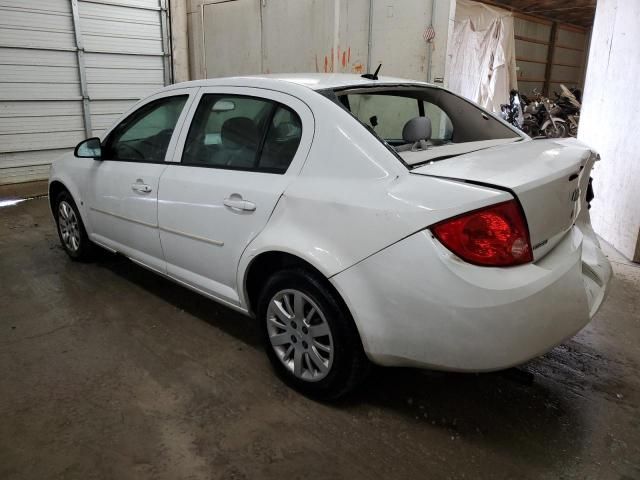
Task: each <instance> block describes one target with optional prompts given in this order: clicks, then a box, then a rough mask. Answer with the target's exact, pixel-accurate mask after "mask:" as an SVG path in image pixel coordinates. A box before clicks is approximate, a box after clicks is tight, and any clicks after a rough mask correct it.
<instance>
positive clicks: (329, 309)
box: [257, 268, 370, 400]
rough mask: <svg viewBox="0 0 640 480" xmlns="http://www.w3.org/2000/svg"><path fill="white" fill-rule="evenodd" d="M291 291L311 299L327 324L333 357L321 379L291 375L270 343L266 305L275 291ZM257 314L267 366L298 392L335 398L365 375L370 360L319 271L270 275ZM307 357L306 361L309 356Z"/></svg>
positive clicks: (356, 384) (351, 322)
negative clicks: (268, 364) (306, 378)
mask: <svg viewBox="0 0 640 480" xmlns="http://www.w3.org/2000/svg"><path fill="white" fill-rule="evenodd" d="M291 290H295V291H298V292H302V293H303V294H304V295H305V296H307V297H308V298H309V299H311V300H312V302H313V303H314V304H315V305H316V306H317V307H319V309H320V310H321V312H322V314H323V317H324V320H326V323H327V324H328V325H329V329H330V332H331V338H332V348H333V357H332V361H331V363H330V367H329V369H328V373H325V374H324V375H325V376H324V377H323V378H322V379H321V380H314V381H308V380H304V379H302V378H299V377H297V376H296V375H294V373H293V372H292V371H291V370H290V369H289V368H287V367H286V366H285V365H284V363H283V360H281V359H280V357H279V356H278V354H277V353H276V349H275V347H274V346H272V344H271V339H270V333H269V328H268V322H269V320H268V310H269V304H270V302H271V300H272V299H274V297H275V296H276V295H277V294H279V293H281V292H283V291H291ZM257 317H258V320H259V321H260V324H261V329H262V336H263V341H264V346H265V350H266V352H267V356H268V357H269V360H270V361H271V365H272V366H273V368H274V370H275V371H276V373H277V374H278V376H279V377H280V378H281V379H282V380H283V381H284V382H285V383H286V384H287V385H289V386H291V387H292V388H294V389H296V390H298V391H299V392H301V393H302V394H304V395H306V396H309V397H311V398H314V399H318V400H335V399H338V398H340V397H342V396H344V395H346V394H347V393H349V392H351V391H352V390H354V389H355V388H356V387H357V386H358V385H359V384H360V382H361V381H362V380H363V379H364V378H365V377H366V374H367V372H368V371H369V367H370V363H369V360H368V359H367V357H366V355H365V353H364V350H363V348H362V342H361V340H360V336H359V334H358V330H357V328H356V326H355V323H354V321H353V319H352V318H351V314H350V313H349V311H348V310H347V308H346V307H345V306H344V304H343V302H342V301H341V299H340V298H339V297H338V295H337V294H336V293H335V292H334V291H333V289H331V288H330V286H329V285H327V280H326V279H325V278H324V277H322V276H320V275H319V274H316V273H315V272H312V271H309V270H306V269H304V268H293V269H289V270H282V271H279V272H277V273H275V274H274V275H272V276H271V277H270V278H269V280H268V281H267V283H266V284H265V285H264V287H263V289H262V292H261V295H260V299H259V301H258V308H257ZM302 343H304V342H302ZM307 360H309V361H310V359H309V358H307ZM307 365H309V363H308V362H307Z"/></svg>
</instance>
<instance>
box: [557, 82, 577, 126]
mask: <svg viewBox="0 0 640 480" xmlns="http://www.w3.org/2000/svg"><path fill="white" fill-rule="evenodd" d="M560 90H561V93H560V94H558V93H555V95H556V105H557V106H558V108H559V109H560V113H559V116H560V117H561V118H563V119H564V120H565V121H566V124H567V128H568V133H569V135H571V136H572V137H575V136H577V135H578V123H579V122H580V108H581V105H580V101H579V100H578V97H581V95H580V90H578V89H575V88H574V89H571V90H570V89H568V88H567V87H565V86H564V85H562V84H560Z"/></svg>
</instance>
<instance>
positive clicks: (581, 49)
mask: <svg viewBox="0 0 640 480" xmlns="http://www.w3.org/2000/svg"><path fill="white" fill-rule="evenodd" d="M556 48H565V49H567V50H575V51H576V52H584V48H577V47H570V46H569V45H556Z"/></svg>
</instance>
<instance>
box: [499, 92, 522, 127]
mask: <svg viewBox="0 0 640 480" xmlns="http://www.w3.org/2000/svg"><path fill="white" fill-rule="evenodd" d="M500 116H501V117H502V118H503V120H505V121H507V122H509V123H510V124H511V125H513V126H514V127H516V128H518V129H520V130H522V124H523V121H524V118H523V112H522V101H521V99H520V94H519V93H518V91H517V90H511V91H510V92H509V103H503V104H501V105H500Z"/></svg>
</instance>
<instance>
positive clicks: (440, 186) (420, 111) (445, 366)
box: [49, 74, 611, 398]
mask: <svg viewBox="0 0 640 480" xmlns="http://www.w3.org/2000/svg"><path fill="white" fill-rule="evenodd" d="M597 158H598V156H597V155H596V154H595V153H594V152H592V151H591V150H590V149H589V148H587V147H586V146H585V145H583V144H581V143H579V142H577V141H575V140H543V141H532V140H531V139H530V138H529V137H527V136H526V135H524V134H522V133H521V132H519V131H517V130H515V129H513V128H512V127H511V126H509V125H508V124H506V123H505V122H503V121H502V120H500V119H498V118H497V117H495V116H494V115H493V114H491V113H489V112H487V111H485V110H483V109H481V108H480V107H478V106H477V105H475V104H473V103H471V102H469V101H467V100H465V99H463V98H461V97H459V96H457V95H455V94H453V93H451V92H449V91H448V90H446V89H443V88H439V87H436V86H433V85H429V84H426V83H420V82H415V81H409V80H402V79H394V78H380V79H377V78H376V79H372V78H361V77H359V76H356V75H339V74H335V75H322V74H310V75H281V76H271V75H263V76H255V77H238V78H221V79H215V80H202V81H195V82H189V83H183V84H177V85H172V86H170V87H167V88H165V89H163V90H161V91H159V92H157V93H155V94H154V95H151V96H150V97H148V98H146V99H144V100H142V101H140V102H139V103H138V104H136V105H135V106H134V107H133V108H132V109H131V110H130V111H128V112H127V113H126V114H124V115H123V116H122V118H121V119H120V120H119V121H118V122H117V123H116V124H115V125H114V126H113V127H112V128H111V129H109V130H108V131H107V132H106V133H105V135H104V136H103V137H102V138H101V139H98V138H91V139H88V140H85V141H84V142H82V143H80V144H79V145H78V146H77V147H76V150H75V155H68V156H66V157H63V158H61V159H59V160H57V161H55V162H54V164H53V166H52V169H51V176H50V185H49V193H50V197H49V198H50V201H51V209H52V212H53V215H54V217H55V221H56V225H57V227H58V232H59V235H60V240H61V242H62V245H63V247H64V248H65V250H66V252H67V253H68V254H69V256H70V257H71V258H72V259H77V260H86V259H88V258H90V256H91V253H92V252H93V251H94V249H95V246H96V245H99V246H101V247H103V248H106V249H107V250H110V251H113V252H118V253H120V254H123V255H125V256H127V257H129V258H130V259H131V260H132V261H134V262H135V263H138V264H140V265H142V266H144V267H146V268H148V269H151V270H153V271H155V272H157V273H158V274H160V275H163V276H165V277H167V278H170V279H171V280H173V281H175V282H177V283H179V284H181V285H184V286H186V287H188V288H191V289H193V290H196V291H197V292H200V293H201V294H203V295H206V296H208V297H210V298H212V299H214V300H216V301H218V302H220V303H222V304H224V305H227V306H229V307H231V308H233V309H236V310H238V311H240V312H243V313H245V314H247V315H250V316H253V317H256V318H257V320H258V321H259V322H260V325H261V328H262V331H263V334H264V341H265V345H266V351H267V354H268V356H269V358H270V360H271V362H272V364H273V366H274V368H275V370H276V372H277V373H278V374H279V375H280V376H281V377H282V378H283V379H284V380H285V381H286V382H287V383H289V384H290V385H292V386H293V387H295V388H297V389H299V390H301V391H303V392H304V393H306V394H308V395H312V396H316V397H321V398H335V397H337V396H340V395H342V394H344V393H346V392H347V391H349V390H350V389H352V388H353V387H354V386H355V385H356V384H357V383H358V380H360V379H361V378H362V377H363V375H364V373H365V372H366V370H367V366H368V365H369V362H374V363H376V364H379V365H389V366H392V365H405V366H418V367H424V368H430V369H442V370H453V371H489V370H498V369H504V368H507V367H511V366H513V365H518V364H521V363H523V362H526V361H527V360H529V359H531V358H533V357H536V356H538V355H541V354H543V353H545V352H546V351H548V350H549V349H551V348H552V347H553V346H555V345H557V344H558V343H560V342H562V341H563V340H565V339H567V338H568V337H571V336H572V335H574V334H575V333H576V332H577V331H578V330H580V329H581V328H582V327H583V326H584V325H586V324H587V323H588V322H589V320H590V319H591V318H592V317H593V316H594V315H595V313H596V312H597V310H598V308H599V307H600V305H601V304H602V302H603V300H604V298H605V296H606V293H607V288H608V285H609V280H610V278H611V266H610V264H609V262H608V261H607V259H606V257H605V256H604V255H603V253H602V251H601V250H600V246H599V244H598V241H597V239H596V236H595V235H594V233H593V230H592V229H591V226H590V221H589V210H588V208H587V207H588V200H589V199H590V198H587V193H588V190H590V188H589V178H590V172H591V168H592V166H593V163H594V162H595V161H596V159H597Z"/></svg>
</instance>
